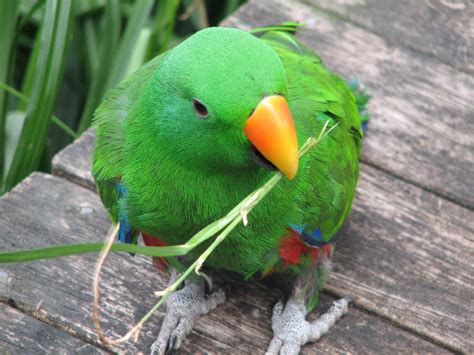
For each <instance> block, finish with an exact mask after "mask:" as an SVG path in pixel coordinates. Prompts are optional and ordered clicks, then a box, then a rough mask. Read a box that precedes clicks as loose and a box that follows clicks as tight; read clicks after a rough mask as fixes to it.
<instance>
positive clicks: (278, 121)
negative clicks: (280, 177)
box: [244, 95, 298, 180]
mask: <svg viewBox="0 0 474 355" xmlns="http://www.w3.org/2000/svg"><path fill="white" fill-rule="evenodd" d="M244 132H245V134H246V135H247V137H248V139H249V140H250V142H251V143H252V144H253V145H254V147H255V148H257V150H258V151H259V152H260V153H261V154H262V155H263V156H264V157H265V158H266V159H267V160H269V161H270V162H271V163H272V164H273V165H275V166H276V167H277V168H278V169H279V170H280V171H281V172H282V173H283V174H285V175H286V177H287V178H288V179H290V180H291V179H293V178H294V177H295V175H296V172H297V170H298V139H297V138H296V130H295V124H294V122H293V118H292V117H291V112H290V108H289V107H288V102H287V101H286V99H285V98H284V97H283V96H281V95H273V96H267V97H265V98H263V99H262V101H260V103H259V104H258V106H257V108H256V109H255V111H254V112H253V113H252V115H251V116H250V117H249V118H248V119H247V123H246V124H245V128H244Z"/></svg>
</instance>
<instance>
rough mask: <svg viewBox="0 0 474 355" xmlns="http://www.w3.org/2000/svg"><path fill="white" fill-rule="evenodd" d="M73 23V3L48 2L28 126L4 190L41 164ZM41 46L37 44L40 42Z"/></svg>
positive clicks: (31, 96) (30, 101)
mask: <svg viewBox="0 0 474 355" xmlns="http://www.w3.org/2000/svg"><path fill="white" fill-rule="evenodd" d="M71 22H72V4H71V0H61V1H59V0H48V1H47V2H46V13H45V17H44V20H43V23H42V26H41V41H40V42H39V44H40V45H41V48H40V49H39V53H38V58H37V62H36V66H35V68H36V70H35V76H34V79H33V82H32V92H31V95H30V100H29V101H28V106H27V109H26V117H25V123H24V125H23V129H22V132H21V137H20V141H19V144H18V147H17V149H16V151H15V156H14V158H13V162H12V165H11V168H10V171H9V172H8V174H7V178H6V181H5V186H4V190H8V189H10V188H11V187H13V186H14V185H15V184H16V183H17V182H19V181H21V180H22V179H23V178H24V177H26V176H27V175H28V174H29V173H31V172H32V171H34V170H35V169H36V168H37V167H38V164H39V162H40V159H41V155H42V152H43V149H44V145H45V140H46V135H47V132H48V127H49V124H50V122H51V116H52V112H53V108H54V102H55V99H56V94H57V91H58V87H59V84H60V81H61V79H62V74H63V69H64V62H65V59H66V47H67V44H68V42H69V37H70V29H71ZM37 43H38V42H37Z"/></svg>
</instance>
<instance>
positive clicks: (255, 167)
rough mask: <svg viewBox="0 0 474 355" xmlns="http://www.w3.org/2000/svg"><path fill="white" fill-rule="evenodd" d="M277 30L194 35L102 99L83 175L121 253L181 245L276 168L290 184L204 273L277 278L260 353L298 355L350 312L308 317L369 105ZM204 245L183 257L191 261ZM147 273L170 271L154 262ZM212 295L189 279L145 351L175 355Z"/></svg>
mask: <svg viewBox="0 0 474 355" xmlns="http://www.w3.org/2000/svg"><path fill="white" fill-rule="evenodd" d="M287 27H288V30H285V26H277V27H271V26H270V27H266V28H262V29H261V31H258V33H257V34H258V36H257V35H253V34H251V33H248V32H245V31H242V30H238V29H232V28H208V29H204V30H202V31H199V32H197V33H196V34H194V35H193V36H191V37H190V38H188V39H187V40H185V41H184V42H182V43H181V44H179V45H178V46H176V47H175V48H173V49H171V50H169V51H168V52H165V53H164V54H162V55H160V56H158V57H156V58H154V59H153V60H151V61H150V62H148V63H147V64H145V65H144V66H143V67H142V68H141V69H139V70H138V71H137V72H135V73H134V74H133V75H131V76H130V77H129V78H128V79H126V80H125V81H123V82H122V83H120V84H119V85H118V86H117V87H116V88H114V89H111V90H110V91H109V93H108V94H107V95H106V97H105V99H104V100H103V102H102V104H101V105H100V107H99V108H98V109H97V111H96V113H95V120H94V122H95V123H94V125H95V127H96V134H97V139H96V149H95V153H94V158H93V175H94V178H95V180H96V183H97V188H98V191H99V193H100V196H101V199H102V202H103V203H104V205H105V207H106V208H107V210H108V213H109V214H110V218H111V219H112V221H113V222H114V223H117V222H120V229H119V232H118V239H119V240H120V241H122V242H125V243H136V242H137V239H138V238H139V237H140V236H141V237H142V238H143V241H144V243H145V244H146V245H153V246H157V245H176V244H182V243H185V242H186V241H187V240H188V239H189V238H190V237H191V236H192V235H194V234H195V233H196V232H198V231H199V230H200V229H202V228H203V227H205V226H206V225H208V224H210V223H212V222H214V221H215V220H217V219H218V218H220V217H222V216H224V215H225V214H227V213H228V212H229V211H230V210H231V209H232V208H233V207H235V206H236V205H237V204H238V203H239V202H240V201H241V200H242V199H243V198H244V197H246V196H247V195H248V194H249V193H251V192H253V191H254V190H256V189H257V188H259V187H260V186H262V185H263V184H264V183H265V182H267V181H268V180H269V179H270V178H271V177H272V176H273V174H274V173H275V171H277V170H280V171H281V172H282V173H283V174H284V175H285V176H286V178H285V179H283V180H282V181H281V182H280V183H279V184H278V185H277V186H276V187H275V188H274V189H273V190H272V191H271V192H270V193H269V195H268V196H267V197H266V198H265V199H264V200H262V201H261V202H260V203H259V204H258V205H257V206H256V207H255V208H254V210H253V211H252V213H251V214H250V215H249V216H248V225H247V226H243V225H241V226H238V227H237V228H236V229H235V230H234V231H233V232H232V234H231V235H230V236H229V237H228V238H227V239H226V240H224V242H223V243H222V244H221V245H220V246H219V247H218V248H217V249H216V250H215V251H214V252H213V253H212V255H210V257H209V258H208V259H207V261H206V263H205V265H204V270H207V271H209V272H214V273H217V274H218V273H219V271H220V270H226V271H231V272H233V273H236V274H239V275H241V276H242V278H243V279H244V280H251V279H253V278H255V277H262V276H267V275H270V274H279V275H281V277H282V278H283V279H284V280H285V282H284V285H285V286H284V287H286V288H287V290H284V291H285V292H286V294H287V295H288V297H287V299H286V301H285V303H283V302H278V303H277V304H276V306H275V308H274V311H273V318H272V329H273V333H274V337H273V339H272V341H271V343H270V345H269V347H268V353H269V354H278V353H282V354H297V353H298V351H299V350H300V348H301V346H303V345H304V344H305V343H307V342H310V341H316V340H317V339H319V337H320V336H321V335H323V334H324V333H326V332H327V331H328V329H329V328H330V327H331V326H332V325H333V324H334V322H335V321H336V320H337V319H338V318H340V317H341V316H342V315H343V314H344V313H345V312H346V311H347V307H348V301H347V299H341V300H339V301H337V302H335V303H334V304H333V306H332V307H331V308H330V310H329V311H328V312H327V313H325V314H324V315H323V316H322V317H321V318H320V319H318V320H317V321H315V322H313V323H311V322H308V321H306V320H305V317H306V315H307V313H308V312H310V311H311V310H312V309H313V308H314V307H315V306H316V304H317V300H318V293H319V290H320V289H321V288H322V285H323V283H324V279H325V275H326V273H327V270H328V268H329V265H330V259H331V256H332V253H333V242H334V236H335V235H336V232H337V231H338V229H339V228H340V227H341V225H342V223H343V222H344V219H345V218H346V216H347V214H348V213H349V210H350V208H351V204H352V200H353V197H354V193H355V188H356V184H357V179H358V172H359V152H360V148H361V143H362V137H363V130H362V121H363V117H362V115H361V114H359V111H360V110H361V109H363V107H364V105H365V103H366V100H365V101H364V96H363V95H359V94H360V93H359V94H358V91H357V88H352V89H351V88H350V86H349V85H348V84H347V83H346V82H345V81H344V80H343V79H341V78H340V77H338V76H337V75H335V74H334V73H332V72H331V71H330V70H328V69H327V68H326V67H325V66H324V64H323V63H322V61H321V59H320V57H319V56H318V55H317V54H316V53H314V51H313V50H311V49H309V48H308V47H306V46H305V45H304V44H303V43H302V42H301V41H300V40H298V39H297V38H296V37H295V36H294V34H293V33H292V32H294V30H295V29H296V27H297V26H296V25H293V26H292V25H291V24H289V25H287ZM355 94H356V96H355ZM360 98H362V100H359V99H360ZM361 117H362V118H361ZM327 121H329V126H328V128H330V127H334V126H336V127H334V129H333V130H332V131H331V133H330V135H328V136H326V137H325V138H324V139H323V140H322V141H321V142H320V143H319V144H318V145H317V146H316V147H315V148H313V149H312V150H311V151H310V152H309V153H308V154H306V155H305V156H304V157H303V158H302V159H299V158H298V148H299V147H301V145H302V144H303V143H304V142H305V141H306V140H307V139H308V138H309V137H311V136H313V137H317V136H318V135H319V133H320V131H321V130H322V128H323V126H324V124H325V123H326V122H327ZM207 245H208V244H207ZM207 245H203V246H202V248H201V247H198V248H197V249H196V250H193V251H192V252H191V253H190V254H188V255H186V256H185V257H184V258H183V259H182V260H180V261H182V262H183V263H184V264H186V263H187V262H189V260H195V259H196V258H197V257H198V256H199V254H200V253H201V252H202V251H203V250H204V248H205V247H206V246H207ZM154 263H155V265H156V266H158V267H159V268H160V269H167V268H170V263H169V260H166V259H163V258H155V259H154ZM173 275H174V276H176V272H173ZM211 286H212V279H211V278H210V277H206V282H205V280H203V279H200V278H196V279H190V280H188V281H186V283H185V285H184V287H183V288H182V289H180V290H178V291H176V292H175V293H173V294H172V295H171V296H170V298H169V299H168V300H167V303H166V305H167V314H166V316H165V319H164V321H163V325H162V327H161V330H160V334H159V336H158V339H157V341H156V342H155V343H154V344H153V345H152V353H157V354H162V353H165V352H167V351H168V352H169V351H171V350H172V349H173V348H174V347H179V346H180V344H181V343H182V341H183V339H184V338H185V336H186V335H187V334H188V333H189V332H190V331H191V329H192V327H193V325H194V323H195V321H196V320H197V319H198V317H199V316H200V315H202V314H206V313H207V312H209V311H210V310H212V309H213V308H215V307H217V306H218V305H219V304H221V303H222V302H224V300H225V294H224V292H223V291H222V289H219V288H213V287H211Z"/></svg>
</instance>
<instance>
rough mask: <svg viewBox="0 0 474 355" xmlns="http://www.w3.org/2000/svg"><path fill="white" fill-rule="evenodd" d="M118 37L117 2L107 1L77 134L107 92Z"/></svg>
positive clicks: (84, 128) (83, 127)
mask: <svg viewBox="0 0 474 355" xmlns="http://www.w3.org/2000/svg"><path fill="white" fill-rule="evenodd" d="M119 35H120V8H119V2H118V0H108V1H107V5H106V7H105V19H104V24H103V28H102V35H101V43H102V46H101V48H100V53H99V58H98V62H97V67H96V70H95V72H93V73H94V74H93V75H92V81H91V85H90V88H89V91H88V93H87V98H86V103H85V105H84V109H83V110H82V114H81V118H80V120H79V127H78V130H77V131H78V133H82V132H84V131H85V130H86V129H87V128H89V126H90V124H91V121H92V115H93V113H94V110H95V109H96V108H97V106H98V105H99V102H100V100H101V99H102V97H103V96H104V93H105V91H106V90H107V86H106V85H107V82H108V77H109V75H110V71H109V70H108V68H109V67H110V63H113V62H114V58H115V54H116V50H115V48H116V47H117V45H118V41H119Z"/></svg>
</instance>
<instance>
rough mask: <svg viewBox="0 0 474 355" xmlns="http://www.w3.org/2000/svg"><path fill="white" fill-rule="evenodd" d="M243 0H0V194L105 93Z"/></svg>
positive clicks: (72, 134) (44, 163) (63, 139)
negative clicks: (145, 63) (150, 60)
mask: <svg viewBox="0 0 474 355" xmlns="http://www.w3.org/2000/svg"><path fill="white" fill-rule="evenodd" d="M244 1H245V0H226V1H220V0H181V1H180V0H75V1H73V0H21V1H14V0H0V47H1V48H2V50H1V51H0V193H4V192H6V191H9V190H10V189H11V188H12V187H13V186H15V184H17V183H18V182H19V181H21V180H22V179H23V178H25V177H26V176H27V175H29V174H30V173H31V172H32V171H34V170H43V171H49V169H50V165H51V163H50V162H51V158H52V155H53V154H54V153H55V152H57V151H58V150H59V149H61V148H62V147H63V146H64V145H66V144H67V143H69V142H70V141H71V140H72V139H74V138H76V137H78V136H79V134H80V133H82V132H84V131H85V130H86V129H87V128H88V127H89V126H90V124H91V120H92V115H93V112H94V110H95V108H96V107H97V105H98V104H99V102H100V101H101V99H102V97H103V95H104V94H105V92H106V91H107V90H108V89H110V88H111V87H113V86H114V85H116V84H117V83H118V82H120V81H121V80H122V79H124V78H125V77H126V76H128V75H129V74H130V73H132V72H133V71H135V70H136V69H138V68H139V67H140V66H141V65H142V64H143V63H144V62H146V61H148V60H149V59H151V58H152V57H154V56H156V55H157V54H160V53H162V52H164V51H166V50H167V49H169V48H170V47H172V46H174V45H176V44H177V43H179V42H180V41H182V40H183V39H184V38H186V37H187V36H189V35H190V34H192V33H193V32H195V31H197V30H199V29H202V28H204V27H207V26H209V25H217V24H218V23H219V21H221V20H222V19H223V18H224V17H226V16H227V15H229V14H230V13H231V12H233V11H234V10H235V9H236V8H237V7H238V6H239V5H241V4H242V3H243V2H244Z"/></svg>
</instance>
